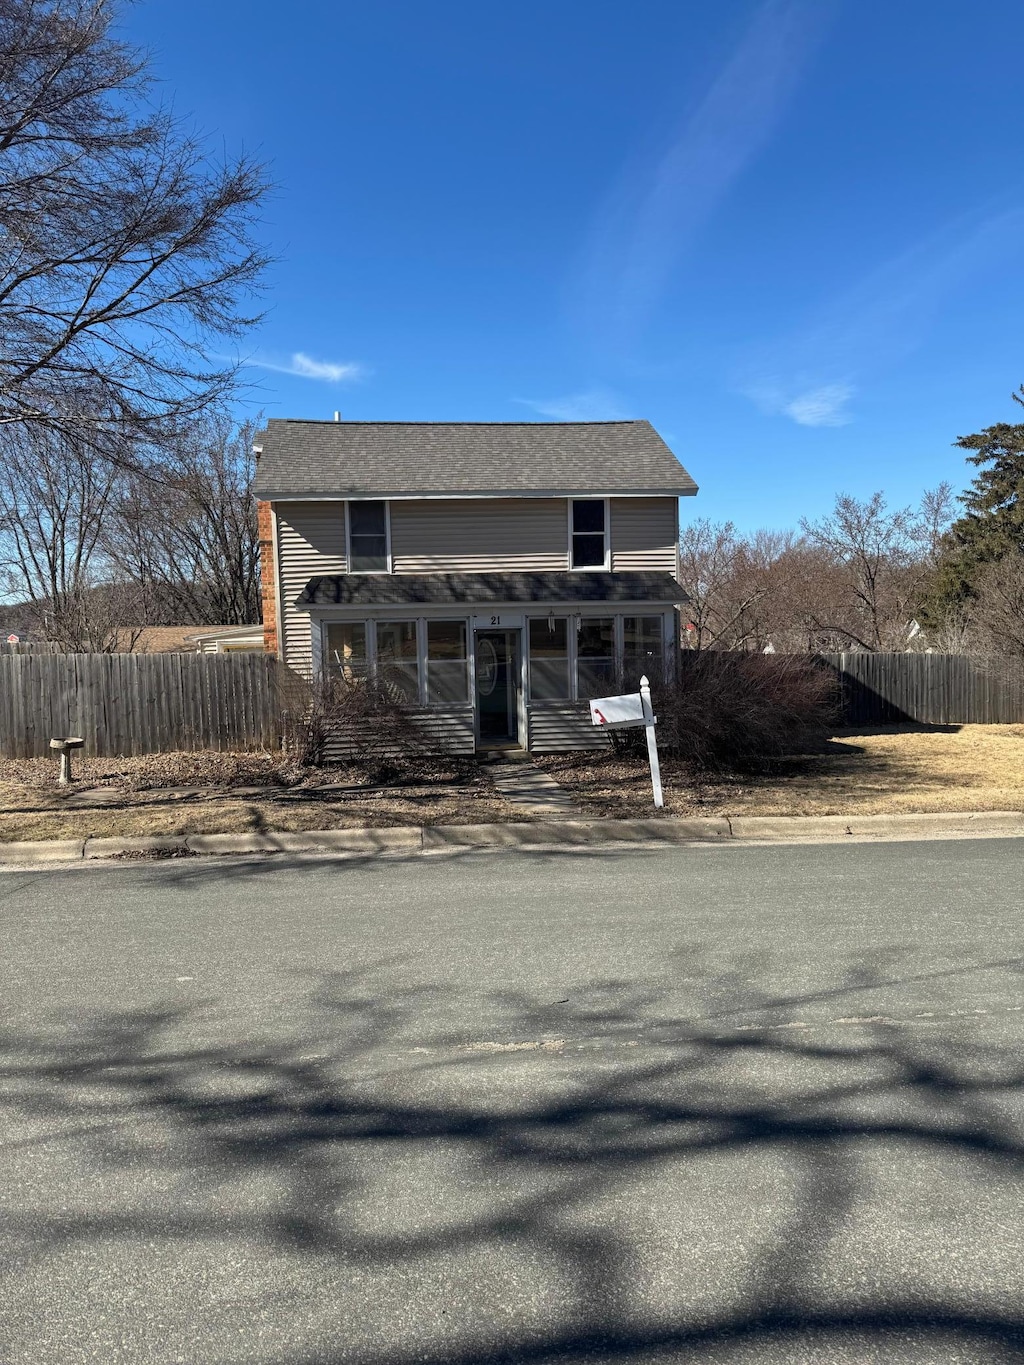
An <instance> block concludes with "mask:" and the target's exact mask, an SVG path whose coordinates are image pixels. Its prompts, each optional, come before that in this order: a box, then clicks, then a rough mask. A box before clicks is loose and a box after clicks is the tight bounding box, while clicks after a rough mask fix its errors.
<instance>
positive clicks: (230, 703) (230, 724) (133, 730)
mask: <svg viewBox="0 0 1024 1365" xmlns="http://www.w3.org/2000/svg"><path fill="white" fill-rule="evenodd" d="M287 672H288V670H287V669H285V667H284V665H283V664H280V663H279V662H278V661H277V660H276V659H271V658H267V657H265V656H263V655H252V654H174V655H160V654H51V653H45V652H43V651H30V652H24V653H13V652H12V653H7V654H0V754H2V755H3V756H5V757H8V758H33V757H40V756H42V755H46V754H49V752H50V748H49V745H50V740H51V738H52V737H54V736H55V735H69V734H78V735H81V736H82V738H83V739H84V740H85V749H84V752H85V753H86V754H91V755H101V756H107V757H114V756H117V755H120V754H146V753H160V752H168V751H171V750H196V749H262V748H274V747H275V746H276V745H277V743H278V742H279V739H280V735H281V699H282V698H283V697H284V696H285V695H286V694H287V688H286V687H283V686H282V681H283V679H282V677H281V675H282V674H286V673H287Z"/></svg>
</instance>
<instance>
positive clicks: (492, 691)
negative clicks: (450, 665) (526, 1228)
mask: <svg viewBox="0 0 1024 1365" xmlns="http://www.w3.org/2000/svg"><path fill="white" fill-rule="evenodd" d="M476 713H477V726H478V733H479V735H480V743H481V744H482V745H483V746H484V747H485V748H486V747H487V745H489V744H517V743H518V742H519V632H518V631H517V630H479V631H477V634H476Z"/></svg>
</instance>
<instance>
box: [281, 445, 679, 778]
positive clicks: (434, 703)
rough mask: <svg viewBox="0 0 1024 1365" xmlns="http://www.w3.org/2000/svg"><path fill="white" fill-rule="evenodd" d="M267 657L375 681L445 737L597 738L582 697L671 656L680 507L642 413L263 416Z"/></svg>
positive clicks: (450, 742) (503, 742) (551, 745)
mask: <svg viewBox="0 0 1024 1365" xmlns="http://www.w3.org/2000/svg"><path fill="white" fill-rule="evenodd" d="M256 453H257V459H258V464H257V476H256V490H257V497H258V499H259V522H260V539H261V545H262V581H263V623H264V639H265V647H266V649H267V650H269V651H271V652H273V653H275V654H277V655H278V657H279V658H281V659H282V660H283V661H284V663H286V664H287V665H288V666H289V667H291V668H293V669H295V670H296V671H298V672H300V673H303V674H305V675H306V676H310V677H312V676H314V675H316V674H317V673H318V672H320V671H321V670H325V669H338V670H341V671H342V672H343V673H345V674H346V675H347V676H349V677H358V676H360V675H363V674H366V673H374V672H376V673H377V674H379V675H380V674H384V675H386V677H387V678H388V680H389V683H390V685H391V686H392V687H393V688H395V689H397V690H398V691H399V693H400V694H402V695H404V696H405V697H406V698H407V699H408V704H409V707H410V708H411V709H412V710H414V712H415V714H416V716H417V719H418V723H420V724H422V725H423V726H425V727H427V728H428V729H429V730H430V731H431V732H432V733H433V734H434V735H436V736H437V738H438V739H440V740H441V741H442V742H443V743H444V744H445V745H446V746H447V747H449V748H450V749H452V750H454V751H456V752H464V753H472V752H473V751H475V750H477V749H491V748H501V747H522V748H527V749H531V750H534V751H539V752H543V751H545V750H548V751H551V750H558V749H571V748H578V747H592V746H593V745H594V744H595V743H600V742H603V740H604V737H603V736H601V735H600V734H596V735H595V732H594V729H593V727H592V725H591V723H590V715H589V708H588V707H587V704H586V703H587V699H588V698H590V697H596V696H603V695H606V694H607V693H609V692H615V691H617V690H619V689H620V688H622V687H625V688H627V689H629V690H632V689H633V688H635V687H636V685H637V682H638V680H639V677H640V675H641V674H642V673H644V672H646V673H647V674H649V675H650V676H651V677H656V676H661V675H662V674H663V673H664V671H665V670H666V669H667V668H669V667H671V666H672V663H673V661H674V657H675V651H676V649H677V647H678V639H679V631H678V617H677V613H678V607H679V605H680V604H681V603H683V602H685V600H686V597H685V594H684V592H683V590H682V588H681V587H680V586H679V583H678V582H677V581H676V572H677V564H678V558H677V556H678V539H679V501H678V500H679V498H680V497H686V496H689V495H691V494H693V493H696V491H697V486H696V484H695V483H694V482H693V480H692V479H691V478H690V476H689V474H687V472H686V470H685V469H683V467H682V465H680V463H679V462H678V460H677V459H676V458H675V456H674V455H673V454H672V452H671V451H670V450H669V449H668V447H667V446H666V445H665V443H664V441H663V440H662V439H661V437H660V436H659V435H658V434H657V432H656V431H655V430H654V428H653V427H652V426H651V425H650V423H649V422H559V423H545V422H310V421H279V420H273V421H271V422H269V423H268V425H267V429H266V431H265V432H262V433H261V434H260V436H259V438H258V439H257V444H256Z"/></svg>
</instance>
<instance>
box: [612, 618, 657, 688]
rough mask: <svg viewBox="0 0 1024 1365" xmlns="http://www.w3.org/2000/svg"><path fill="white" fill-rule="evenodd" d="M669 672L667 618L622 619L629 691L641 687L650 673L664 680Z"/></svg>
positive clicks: (655, 680) (624, 666)
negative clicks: (666, 652)
mask: <svg viewBox="0 0 1024 1365" xmlns="http://www.w3.org/2000/svg"><path fill="white" fill-rule="evenodd" d="M664 671H665V635H664V619H663V618H662V617H661V616H624V617H623V618H622V672H623V677H622V682H623V686H624V687H625V688H626V689H627V690H628V689H631V688H636V687H639V685H640V679H641V678H642V677H643V676H644V674H646V675H647V677H648V678H649V679H650V680H651V681H652V682H660V681H661V678H662V676H663V674H664Z"/></svg>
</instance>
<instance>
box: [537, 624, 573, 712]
mask: <svg viewBox="0 0 1024 1365" xmlns="http://www.w3.org/2000/svg"><path fill="white" fill-rule="evenodd" d="M568 698H569V619H568V617H566V616H554V615H551V616H533V617H531V618H530V700H531V701H567V700H568Z"/></svg>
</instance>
